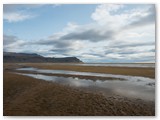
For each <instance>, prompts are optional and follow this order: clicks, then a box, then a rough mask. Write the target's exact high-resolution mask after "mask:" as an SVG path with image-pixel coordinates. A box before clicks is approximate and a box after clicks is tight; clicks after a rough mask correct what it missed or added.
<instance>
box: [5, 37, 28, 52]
mask: <svg viewBox="0 0 160 120" xmlns="http://www.w3.org/2000/svg"><path fill="white" fill-rule="evenodd" d="M26 45H28V43H27V42H25V41H24V40H20V39H19V38H18V37H16V36H11V35H3V50H4V51H5V52H8V51H10V52H18V51H22V50H23V47H24V46H26Z"/></svg>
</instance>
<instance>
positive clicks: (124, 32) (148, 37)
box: [3, 4, 156, 62]
mask: <svg viewBox="0 0 160 120" xmlns="http://www.w3.org/2000/svg"><path fill="white" fill-rule="evenodd" d="M155 19H156V12H155V6H154V5H152V4H130V5H129V4H82V5H81V4H72V5H71V4H49V5H48V4H45V5H43V4H34V5H33V4H19V5H17V4H5V5H4V6H3V24H4V25H3V31H4V32H3V33H4V34H3V50H4V51H5V52H23V53H37V54H40V55H42V56H46V57H70V56H75V57H78V58H79V59H81V60H82V61H84V62H155Z"/></svg>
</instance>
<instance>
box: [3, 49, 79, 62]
mask: <svg viewBox="0 0 160 120" xmlns="http://www.w3.org/2000/svg"><path fill="white" fill-rule="evenodd" d="M3 62H4V63H16V62H20V63H27V62H31V63H38V62H40V63H45V62H50V63H82V61H81V60H79V59H78V58H76V57H64V58H54V57H52V58H51V57H43V56H40V55H38V54H30V53H14V52H3Z"/></svg>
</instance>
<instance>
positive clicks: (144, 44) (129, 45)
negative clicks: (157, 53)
mask: <svg viewBox="0 0 160 120" xmlns="http://www.w3.org/2000/svg"><path fill="white" fill-rule="evenodd" d="M110 46H111V48H125V47H129V48H132V47H133V48H134V47H142V46H155V43H154V42H150V43H118V44H114V43H112V45H110ZM107 47H108V46H106V48H107Z"/></svg>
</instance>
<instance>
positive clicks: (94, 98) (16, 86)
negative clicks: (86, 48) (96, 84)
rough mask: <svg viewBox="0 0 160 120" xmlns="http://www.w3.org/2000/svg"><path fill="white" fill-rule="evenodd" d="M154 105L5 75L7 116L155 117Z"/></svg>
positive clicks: (5, 112)
mask: <svg viewBox="0 0 160 120" xmlns="http://www.w3.org/2000/svg"><path fill="white" fill-rule="evenodd" d="M17 78H18V79H17ZM77 100H78V101H77ZM154 104H155V103H154V102H149V101H144V100H140V99H129V98H126V97H122V96H116V95H112V94H111V95H109V96H108V97H104V96H103V95H101V94H97V93H91V92H84V91H83V90H79V89H75V88H72V87H69V86H64V85H58V84H56V83H52V82H48V81H43V80H37V79H34V78H30V77H26V76H21V75H15V74H12V73H8V72H5V71H4V115H5V116H17V115H20V116H21V115H23V116H24V115H28V116H30V115H41V116H42V115H62V116H63V115H89V116H90V115H103V116H104V115H105V116H113V115H115V116H121V115H122V116H123V115H127V116H130V115H136V116H139V115H140V116H142V115H143V116H145V115H147V116H150V115H151V116H153V115H155V111H154Z"/></svg>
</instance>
